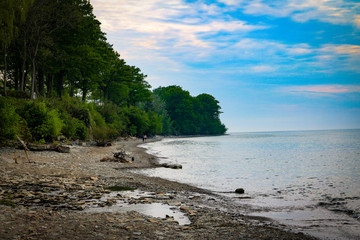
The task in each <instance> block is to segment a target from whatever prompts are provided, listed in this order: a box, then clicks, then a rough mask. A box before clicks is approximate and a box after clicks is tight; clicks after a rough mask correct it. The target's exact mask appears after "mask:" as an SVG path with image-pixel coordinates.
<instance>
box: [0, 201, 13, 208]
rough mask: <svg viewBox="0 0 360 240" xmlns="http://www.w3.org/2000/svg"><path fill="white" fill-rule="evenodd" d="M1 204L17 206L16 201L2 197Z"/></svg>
mask: <svg viewBox="0 0 360 240" xmlns="http://www.w3.org/2000/svg"><path fill="white" fill-rule="evenodd" d="M0 205H5V206H9V207H15V203H14V202H13V201H11V200H9V199H0Z"/></svg>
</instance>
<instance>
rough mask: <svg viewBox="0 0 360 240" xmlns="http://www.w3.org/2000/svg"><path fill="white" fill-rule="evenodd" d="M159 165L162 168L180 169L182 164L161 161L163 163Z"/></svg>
mask: <svg viewBox="0 0 360 240" xmlns="http://www.w3.org/2000/svg"><path fill="white" fill-rule="evenodd" d="M161 166H162V167H164V168H172V169H182V166H181V165H180V164H168V163H163V164H161Z"/></svg>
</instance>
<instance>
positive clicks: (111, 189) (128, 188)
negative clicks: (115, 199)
mask: <svg viewBox="0 0 360 240" xmlns="http://www.w3.org/2000/svg"><path fill="white" fill-rule="evenodd" d="M104 189H107V190H110V191H134V190H135V188H131V187H123V186H111V187H104Z"/></svg>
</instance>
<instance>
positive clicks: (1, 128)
mask: <svg viewBox="0 0 360 240" xmlns="http://www.w3.org/2000/svg"><path fill="white" fill-rule="evenodd" d="M19 120H20V117H19V115H18V114H17V113H16V112H15V107H14V106H12V105H11V104H10V103H9V102H8V101H7V99H6V98H4V97H0V142H5V141H7V140H13V139H15V136H16V134H17V133H18V130H19V128H18V127H19V126H18V123H19Z"/></svg>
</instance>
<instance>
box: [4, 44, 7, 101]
mask: <svg viewBox="0 0 360 240" xmlns="http://www.w3.org/2000/svg"><path fill="white" fill-rule="evenodd" d="M6 82H7V61H6V47H5V49H4V96H6V95H7V92H6Z"/></svg>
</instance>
